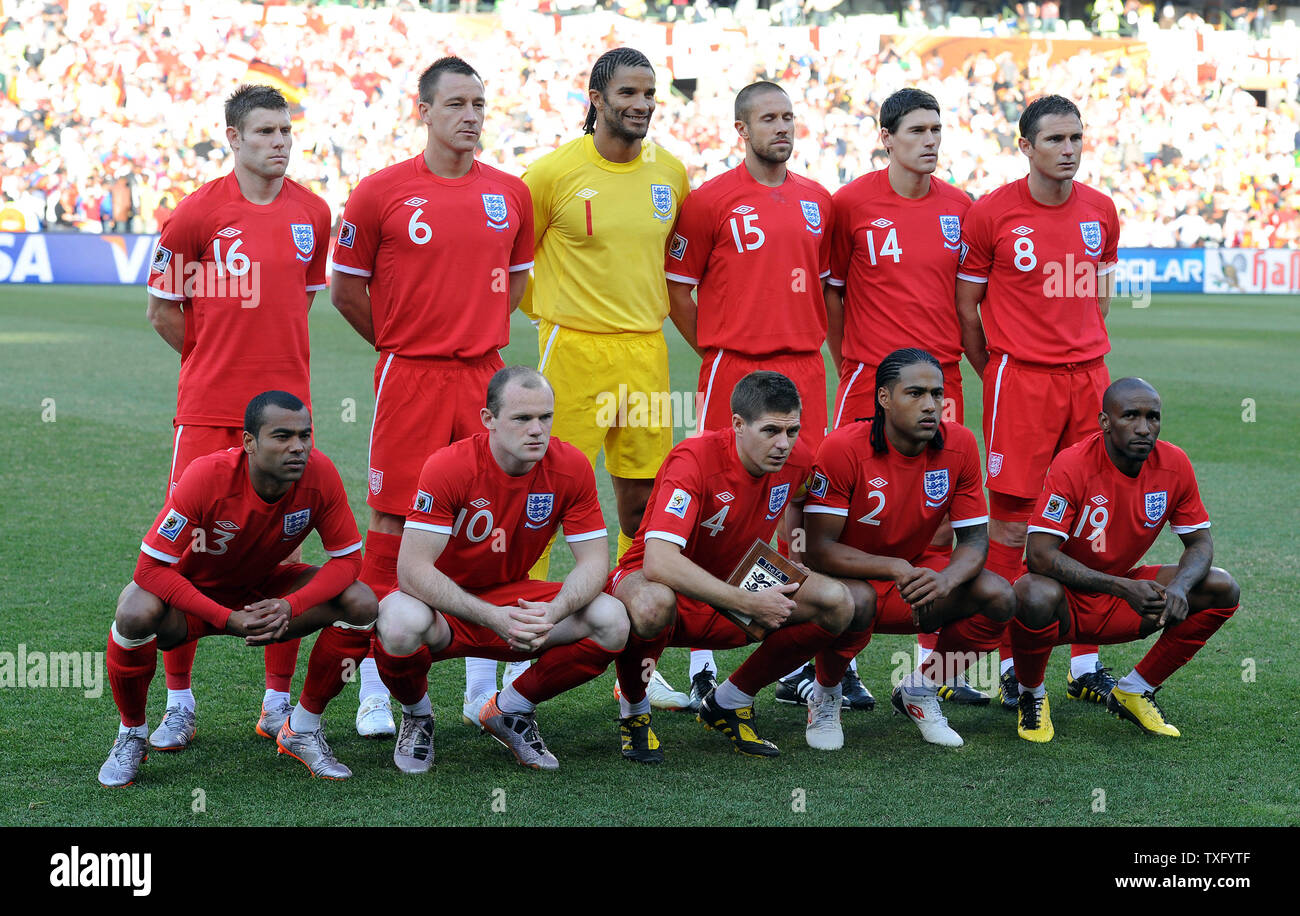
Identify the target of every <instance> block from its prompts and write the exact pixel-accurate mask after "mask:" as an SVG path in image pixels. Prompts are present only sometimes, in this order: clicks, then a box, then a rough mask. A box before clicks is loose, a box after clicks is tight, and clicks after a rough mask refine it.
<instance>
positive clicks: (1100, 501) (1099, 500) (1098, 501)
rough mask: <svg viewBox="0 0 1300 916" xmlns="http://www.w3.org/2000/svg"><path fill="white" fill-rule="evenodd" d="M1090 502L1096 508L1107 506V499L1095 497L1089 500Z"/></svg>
mask: <svg viewBox="0 0 1300 916" xmlns="http://www.w3.org/2000/svg"><path fill="white" fill-rule="evenodd" d="M1089 502H1091V503H1092V504H1093V505H1094V506H1104V505H1106V497H1104V496H1094V497H1093V498H1092V499H1090V500H1089Z"/></svg>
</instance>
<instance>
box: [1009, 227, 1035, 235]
mask: <svg viewBox="0 0 1300 916" xmlns="http://www.w3.org/2000/svg"><path fill="white" fill-rule="evenodd" d="M1011 231H1012V232H1014V233H1015V234H1016V235H1028V234H1029V233H1031V232H1033V231H1034V230H1033V229H1030V228H1029V227H1028V226H1017V227H1016V228H1014V229H1012V230H1011Z"/></svg>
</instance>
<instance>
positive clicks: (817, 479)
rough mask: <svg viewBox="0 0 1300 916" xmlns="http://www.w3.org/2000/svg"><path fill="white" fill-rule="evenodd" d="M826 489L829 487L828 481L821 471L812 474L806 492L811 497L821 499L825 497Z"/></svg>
mask: <svg viewBox="0 0 1300 916" xmlns="http://www.w3.org/2000/svg"><path fill="white" fill-rule="evenodd" d="M828 487H830V481H829V480H827V479H826V475H825V474H823V473H822V472H821V471H818V472H817V473H815V474H813V479H812V483H810V484H809V485H808V492H809V493H810V494H811V495H813V496H816V497H817V498H818V499H821V498H822V497H823V496H825V495H826V490H827V488H828Z"/></svg>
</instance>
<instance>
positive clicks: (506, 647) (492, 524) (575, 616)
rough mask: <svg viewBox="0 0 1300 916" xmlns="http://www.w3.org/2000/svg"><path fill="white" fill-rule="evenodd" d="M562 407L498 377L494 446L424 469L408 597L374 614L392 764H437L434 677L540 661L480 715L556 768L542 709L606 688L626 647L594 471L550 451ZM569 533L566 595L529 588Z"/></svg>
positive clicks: (486, 420)
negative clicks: (465, 664) (393, 733)
mask: <svg viewBox="0 0 1300 916" xmlns="http://www.w3.org/2000/svg"><path fill="white" fill-rule="evenodd" d="M554 411H555V395H554V394H553V393H552V391H551V386H550V384H549V383H548V382H547V381H546V379H545V378H544V377H543V376H542V374H541V373H539V372H537V371H536V370H534V369H529V368H526V367H524V366H511V367H509V368H506V369H502V370H500V371H499V372H497V373H496V374H495V375H493V376H492V380H491V382H490V383H489V385H488V389H487V406H486V407H484V408H482V415H481V416H482V423H483V425H484V426H486V427H487V432H483V433H479V434H478V435H475V436H472V437H470V438H468V439H462V440H460V441H458V442H455V443H453V444H452V445H449V446H446V447H445V448H442V449H440V450H439V451H437V452H435V453H434V454H433V455H431V456H429V458H428V460H427V461H426V462H425V464H424V469H423V470H422V471H421V472H420V479H419V482H418V484H417V487H416V490H415V494H414V499H413V508H412V510H411V513H410V515H409V516H408V517H407V519H406V531H405V533H404V534H403V536H402V549H401V554H400V556H399V557H398V561H397V576H398V580H399V583H400V586H401V587H400V590H399V591H395V592H393V593H391V594H390V595H389V596H388V597H386V598H385V599H384V600H383V601H382V602H381V603H380V610H379V633H378V637H379V638H378V639H377V640H376V656H377V658H378V661H379V670H380V673H381V674H382V675H383V679H384V682H385V683H386V684H387V685H388V686H389V688H390V689H391V690H392V691H393V695H394V696H395V697H397V699H398V701H399V702H400V703H401V704H402V727H401V731H400V733H399V734H398V737H397V747H396V748H395V749H394V751H393V762H394V763H395V764H397V767H398V769H400V770H402V771H403V772H406V773H423V772H426V771H427V770H428V769H429V767H430V766H431V765H432V764H433V707H432V706H431V705H430V703H429V692H428V690H429V684H428V672H429V667H430V665H431V664H432V663H433V662H435V661H441V660H442V659H445V658H457V657H461V656H466V655H477V656H481V657H485V658H491V659H501V660H516V661H517V660H522V659H529V658H536V659H538V661H537V662H536V663H535V664H534V665H533V666H532V667H530V668H529V669H528V670H527V671H525V672H524V673H523V674H520V675H519V676H518V677H517V678H515V680H514V681H513V682H512V683H511V684H510V685H508V686H507V687H506V688H505V689H503V690H501V691H500V692H499V693H496V694H494V695H493V696H491V697H489V698H488V699H487V701H486V702H485V703H484V704H483V706H482V708H481V709H480V710H478V711H477V716H476V718H477V721H478V723H479V724H480V725H481V726H482V728H483V730H484V731H486V732H488V733H489V734H491V735H492V736H493V737H494V738H496V739H497V740H498V741H500V742H501V743H502V744H503V745H505V746H506V747H507V748H509V749H510V750H511V751H512V752H513V753H514V755H515V758H516V759H517V760H518V761H519V763H521V764H523V765H524V766H529V767H533V768H534V769H540V770H554V769H557V768H558V767H559V762H558V761H557V760H556V759H555V756H554V755H553V754H552V753H551V752H550V751H549V750H547V748H546V744H545V743H544V742H543V741H542V736H541V734H540V733H539V732H538V730H537V719H536V709H537V704H539V703H541V702H542V701H544V700H549V699H550V698H551V697H554V696H557V695H558V694H560V693H563V692H564V691H566V690H568V689H570V688H571V687H576V686H578V685H579V684H584V683H586V682H587V681H589V680H591V679H592V678H594V677H596V676H597V675H599V674H600V673H601V672H602V671H604V670H605V669H606V668H607V667H609V663H610V662H611V661H612V660H613V659H614V657H615V656H616V655H617V654H618V652H619V651H620V650H621V649H622V648H623V646H624V643H625V642H626V640H627V614H626V612H625V611H624V610H623V606H622V605H621V604H619V603H618V602H617V601H616V600H614V599H613V598H611V597H610V596H608V595H605V594H603V593H602V592H601V588H602V586H603V585H604V582H605V576H606V574H607V573H608V571H609V539H608V536H607V535H606V532H605V521H604V518H603V516H602V515H601V512H600V503H599V502H598V501H597V499H596V477H595V474H594V472H593V471H592V468H591V463H590V462H589V461H588V460H587V458H586V456H585V455H583V453H582V452H580V451H579V450H578V449H577V448H575V447H573V446H571V445H569V444H568V443H566V442H562V441H561V440H559V439H553V438H551V420H552V418H553V416H554ZM561 526H563V528H564V535H565V540H566V541H567V542H568V544H569V547H570V548H571V549H572V551H573V557H574V561H575V562H574V567H573V570H572V571H571V572H570V573H569V575H568V577H567V578H566V579H565V580H564V582H563V583H562V584H561V583H559V582H544V581H540V580H535V579H530V578H529V577H528V570H529V569H531V568H532V565H533V564H534V563H535V562H537V558H538V557H539V556H541V554H542V551H543V550H544V549H545V548H546V545H547V544H548V543H549V542H550V539H551V536H552V535H553V534H555V532H556V529H557V528H559V527H561Z"/></svg>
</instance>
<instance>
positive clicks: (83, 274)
mask: <svg viewBox="0 0 1300 916" xmlns="http://www.w3.org/2000/svg"><path fill="white" fill-rule="evenodd" d="M157 243H158V236H156V235H94V234H91V233H80V232H48V233H41V232H27V233H23V232H0V283H94V284H120V285H131V284H143V283H144V282H145V281H146V280H147V279H148V278H149V262H150V260H151V258H152V257H153V250H154V246H155V245H157ZM1116 270H1117V277H1118V282H1119V285H1118V289H1117V292H1118V294H1119V295H1120V296H1135V295H1137V296H1140V295H1149V294H1151V293H1283V294H1287V293H1290V294H1295V293H1296V292H1297V291H1300V251H1294V250H1289V249H1284V248H1274V249H1269V250H1261V251H1250V250H1245V249H1217V248H1121V249H1120V250H1119V266H1118V267H1117V268H1116Z"/></svg>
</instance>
